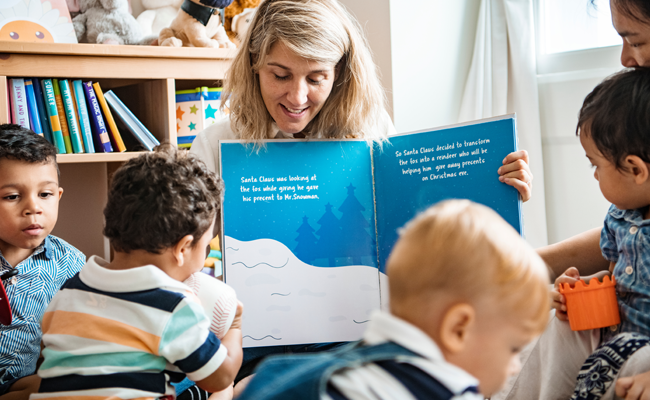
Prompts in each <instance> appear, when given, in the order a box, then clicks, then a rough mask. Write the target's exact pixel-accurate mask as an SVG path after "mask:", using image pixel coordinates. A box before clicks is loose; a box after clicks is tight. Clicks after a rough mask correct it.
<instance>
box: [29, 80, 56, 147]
mask: <svg viewBox="0 0 650 400" xmlns="http://www.w3.org/2000/svg"><path fill="white" fill-rule="evenodd" d="M32 88H33V90H34V97H35V98H36V105H37V107H38V116H39V119H40V121H41V129H43V135H44V136H45V139H47V141H48V142H50V143H52V144H54V139H53V137H52V128H51V127H50V120H49V117H48V116H47V111H46V110H45V96H44V95H43V90H42V88H41V81H40V79H38V78H32Z"/></svg>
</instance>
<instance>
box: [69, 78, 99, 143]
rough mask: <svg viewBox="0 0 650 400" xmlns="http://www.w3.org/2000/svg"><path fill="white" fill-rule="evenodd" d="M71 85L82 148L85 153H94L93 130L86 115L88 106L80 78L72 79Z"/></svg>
mask: <svg viewBox="0 0 650 400" xmlns="http://www.w3.org/2000/svg"><path fill="white" fill-rule="evenodd" d="M72 87H73V88H74V97H75V98H74V101H75V102H76V103H77V110H78V111H79V125H80V130H81V136H82V137H83V143H84V150H86V153H94V152H95V145H94V143H93V132H92V128H91V127H90V117H89V116H88V107H86V97H85V96H84V89H83V84H82V83H81V79H77V80H74V81H72Z"/></svg>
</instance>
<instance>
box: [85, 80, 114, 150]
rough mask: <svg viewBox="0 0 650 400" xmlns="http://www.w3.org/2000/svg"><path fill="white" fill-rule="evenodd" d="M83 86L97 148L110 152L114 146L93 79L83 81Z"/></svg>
mask: <svg viewBox="0 0 650 400" xmlns="http://www.w3.org/2000/svg"><path fill="white" fill-rule="evenodd" d="M82 86H83V89H84V93H85V95H86V101H87V105H88V114H89V118H90V124H91V127H92V131H93V139H94V140H95V148H96V149H97V150H99V151H97V152H98V153H110V152H112V151H113V147H112V146H111V141H110V139H109V137H108V131H107V130H106V124H104V117H103V115H102V110H101V106H100V105H99V101H97V95H96V94H95V89H93V83H92V82H91V81H88V82H82Z"/></svg>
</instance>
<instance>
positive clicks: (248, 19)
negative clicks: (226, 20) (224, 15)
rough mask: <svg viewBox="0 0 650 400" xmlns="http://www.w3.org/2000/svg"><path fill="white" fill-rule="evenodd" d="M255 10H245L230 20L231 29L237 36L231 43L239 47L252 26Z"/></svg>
mask: <svg viewBox="0 0 650 400" xmlns="http://www.w3.org/2000/svg"><path fill="white" fill-rule="evenodd" d="M256 11H257V8H246V9H244V11H243V12H242V13H241V14H237V15H235V16H234V17H233V19H232V24H231V28H232V30H233V32H235V34H236V35H237V37H235V38H234V39H232V41H233V42H234V43H235V44H236V45H237V47H239V45H240V43H241V42H242V40H244V37H245V36H246V33H247V32H248V29H249V28H250V26H251V25H252V24H253V17H255V12H256Z"/></svg>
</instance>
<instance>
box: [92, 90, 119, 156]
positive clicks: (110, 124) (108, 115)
mask: <svg viewBox="0 0 650 400" xmlns="http://www.w3.org/2000/svg"><path fill="white" fill-rule="evenodd" d="M93 88H94V89H95V94H96V95H97V101H99V104H100V105H101V106H102V111H104V117H105V118H106V122H107V123H108V128H109V129H108V131H109V132H110V133H111V136H112V137H113V143H114V144H115V147H117V151H118V152H120V153H121V152H123V151H126V146H125V145H124V141H122V136H121V135H120V131H119V130H118V129H117V125H115V120H114V119H113V114H111V109H110V108H109V107H108V104H106V99H104V92H102V88H101V86H99V83H98V82H95V83H93Z"/></svg>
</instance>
